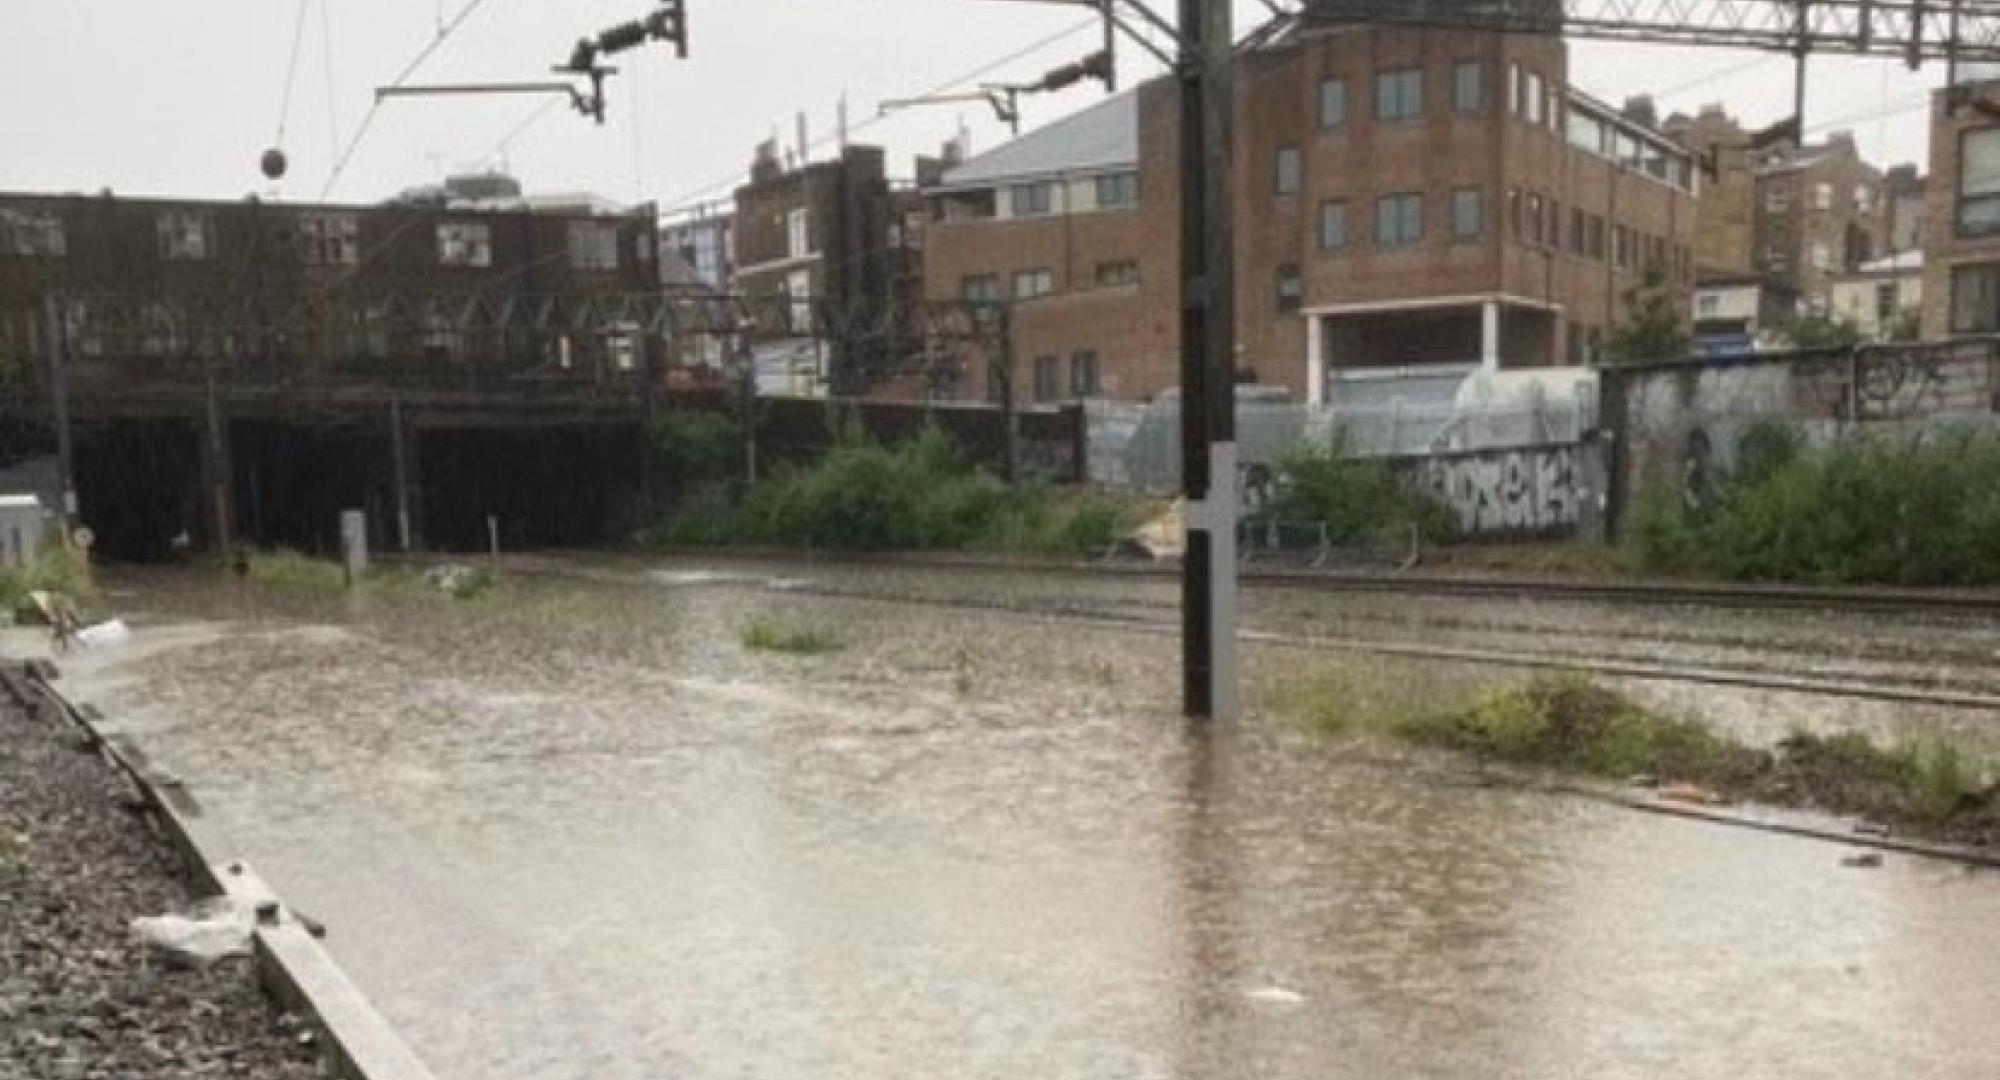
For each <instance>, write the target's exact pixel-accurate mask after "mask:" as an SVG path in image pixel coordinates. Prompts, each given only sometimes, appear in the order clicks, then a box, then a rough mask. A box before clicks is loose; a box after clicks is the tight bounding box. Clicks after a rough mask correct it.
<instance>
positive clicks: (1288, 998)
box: [1243, 986, 1306, 1005]
mask: <svg viewBox="0 0 2000 1080" xmlns="http://www.w3.org/2000/svg"><path fill="white" fill-rule="evenodd" d="M1243 996H1244V997H1246V998H1249V999H1250V1000H1251V1001H1255V1002H1258V1003H1259V1004H1263V1005H1300V1004H1303V1003H1304V1002H1305V1000H1306V996H1305V995H1304V994H1301V993H1299V992H1298V991H1297V990H1287V989H1285V988H1284V987H1282V986H1258V987H1252V988H1251V989H1248V990H1245V991H1243Z"/></svg>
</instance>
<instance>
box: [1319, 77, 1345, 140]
mask: <svg viewBox="0 0 2000 1080" xmlns="http://www.w3.org/2000/svg"><path fill="white" fill-rule="evenodd" d="M1346 123H1347V80H1346V79H1321V80H1320V81H1319V126H1320V127H1321V128H1322V129H1324V130H1329V131H1330V130H1332V129H1334V128H1337V127H1341V126H1343V125H1345V124H1346Z"/></svg>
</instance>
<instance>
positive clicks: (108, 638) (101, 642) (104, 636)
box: [76, 619, 132, 649]
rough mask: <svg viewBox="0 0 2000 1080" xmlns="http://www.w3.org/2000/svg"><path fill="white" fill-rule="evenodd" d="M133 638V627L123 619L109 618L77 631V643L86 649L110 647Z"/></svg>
mask: <svg viewBox="0 0 2000 1080" xmlns="http://www.w3.org/2000/svg"><path fill="white" fill-rule="evenodd" d="M130 640H132V628H131V627H129V626H126V625H125V620H123V619H107V620H105V621H104V622H101V623H96V624H94V625H91V626H86V627H84V628H83V629H81V630H78V631H77V632H76V643H77V644H78V645H81V646H83V647H84V648H86V649H108V648H110V647H111V646H113V645H123V644H125V643H126V642H128V641H130Z"/></svg>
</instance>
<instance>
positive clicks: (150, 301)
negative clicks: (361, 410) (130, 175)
mask: <svg viewBox="0 0 2000 1080" xmlns="http://www.w3.org/2000/svg"><path fill="white" fill-rule="evenodd" d="M488 205H490V204H488ZM510 205H513V204H511V203H510ZM656 283H657V271H656V268H655V263H654V236H653V224H652V210H651V208H650V207H646V208H642V209H640V210H637V211H634V212H633V213H631V214H619V215H606V214H596V213H588V212H542V211H531V210H524V209H489V208H485V206H484V205H481V204H480V203H476V202H475V203H467V202H465V201H462V200H446V199H443V198H438V199H425V200H421V201H420V202H418V203H417V204H414V205H408V204H405V205H384V206H335V205H315V204H303V203H261V202H258V201H256V200H246V201H243V202H207V201H190V200H165V199H134V198H121V197H114V196H111V195H109V194H105V195H97V196H85V195H36V194H9V193H0V353H12V354H14V355H24V354H32V352H33V339H32V337H31V336H30V335H31V334H32V325H33V309H34V305H35V303H36V302H37V300H38V298H39V297H40V296H41V295H42V294H44V293H57V294H62V295H64V296H65V297H67V298H68V302H67V309H66V310H67V313H68V314H67V317H68V319H69V321H70V332H71V335H72V339H73V343H74V345H75V347H76V349H77V350H78V351H80V352H81V353H82V354H83V355H85V356H90V355H94V354H104V355H112V354H117V353H120V352H137V353H142V354H149V355H158V356H161V357H172V356H176V355H178V354H179V353H180V352H182V351H184V350H185V349H186V348H187V347H188V346H189V345H190V339H191V337H192V336H193V334H194V332H195V330H196V329H198V328H199V327H198V326H197V324H199V323H204V322H212V321H213V320H214V319H215V318H218V317H220V315H218V312H221V311H223V310H225V309H226V310H227V311H228V312H230V313H231V314H230V315H229V318H230V319H231V321H232V323H234V324H237V325H247V324H254V323H255V322H257V321H259V320H260V318H262V319H267V320H268V321H269V322H270V323H272V324H273V325H275V326H280V327H282V328H283V331H284V334H285V336H286V340H285V342H284V344H283V351H284V352H286V353H291V354H296V355H298V356H300V358H301V360H302V361H305V360H315V359H317V360H324V361H326V362H328V363H334V364H338V363H344V362H348V361H356V360H362V361H366V360H379V361H393V360H402V361H405V362H409V361H414V360H418V359H429V360H454V359H459V358H462V357H464V356H467V355H470V354H472V353H475V352H488V351H493V350H498V351H501V352H506V351H508V350H510V349H515V348H521V347H525V345H524V342H525V341H526V338H522V339H520V340H519V341H514V340H496V341H493V342H491V343H484V342H481V341H479V340H478V339H479V338H480V337H481V336H482V335H481V333H480V329H481V327H486V326H497V325H498V324H499V323H501V322H503V321H507V320H512V321H514V322H515V323H516V324H517V325H518V324H520V323H522V322H525V321H531V320H529V319H528V318H527V316H526V314H525V313H527V312H535V311H540V312H542V313H543V316H544V318H547V317H549V316H550V315H551V314H560V312H557V311H556V310H555V309H554V308H550V307H549V305H550V304H551V303H555V304H556V305H557V307H561V306H564V305H573V304H575V303H577V302H579V301H581V300H582V299H584V298H587V297H588V296H590V295H592V294H607V295H609V294H627V293H633V292H650V291H652V290H653V289H655V288H656V287H657V284H656ZM134 304H138V305H140V306H141V307H142V308H143V317H142V318H141V319H140V322H141V323H142V324H143V325H138V326H134V325H131V324H130V320H129V319H128V320H127V321H125V322H122V323H120V324H119V325H116V326H113V325H111V324H110V323H109V322H108V321H107V320H109V318H110V315H109V314H108V312H109V311H110V310H111V309H112V308H113V307H116V308H117V309H118V310H119V311H120V312H121V313H122V314H128V315H129V313H130V311H132V310H133V305H134ZM320 308H330V309H334V310H338V312H339V320H338V322H337V323H335V324H329V325H319V326H314V327H302V326H300V325H297V324H296V323H295V322H293V321H291V320H295V319H296V318H297V317H298V316H299V313H300V312H302V311H308V310H318V309H320ZM259 313H263V314H262V315H261V316H260V315H259ZM503 315H505V316H506V319H503V318H502V316H503ZM308 330H310V331H311V332H310V333H309V334H308V332H307V331H308ZM503 337H504V335H503ZM240 344H241V346H242V347H243V348H245V349H249V348H251V347H252V346H251V345H250V344H249V343H247V342H243V343H240ZM488 345H490V346H491V348H490V349H489V348H488V347H487V346H488ZM257 347H260V348H266V349H269V348H272V347H273V346H272V345H271V344H269V343H262V344H260V345H259V346H257ZM561 350H562V353H563V355H562V356H560V357H557V358H555V359H556V361H557V363H558V364H559V365H569V366H572V367H574V366H576V365H579V364H582V363H585V362H587V361H589V360H593V359H597V358H599V357H598V354H600V353H601V354H603V357H606V358H611V359H615V360H616V362H617V363H618V364H619V365H621V366H625V367H628V368H629V367H630V366H631V365H632V364H633V363H634V362H635V360H634V356H633V351H632V347H631V346H630V344H629V342H628V343H625V344H623V345H620V344H618V343H607V342H602V341H587V340H583V339H582V338H578V339H575V340H570V341H567V342H566V343H564V344H563V345H562V347H561ZM614 354H615V356H614ZM513 359H515V360H517V361H520V362H534V361H538V360H539V359H542V358H530V357H515V358H513Z"/></svg>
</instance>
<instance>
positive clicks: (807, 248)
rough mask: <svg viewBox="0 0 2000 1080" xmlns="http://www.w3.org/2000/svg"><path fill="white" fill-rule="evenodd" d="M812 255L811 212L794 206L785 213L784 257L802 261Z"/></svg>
mask: <svg viewBox="0 0 2000 1080" xmlns="http://www.w3.org/2000/svg"><path fill="white" fill-rule="evenodd" d="M810 254H812V211H810V210H808V209H807V208H806V207H803V206H795V207H793V208H791V209H790V210H787V211H785V255H786V256H787V257H789V258H793V259H803V258H805V257H806V256H808V255H810Z"/></svg>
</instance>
